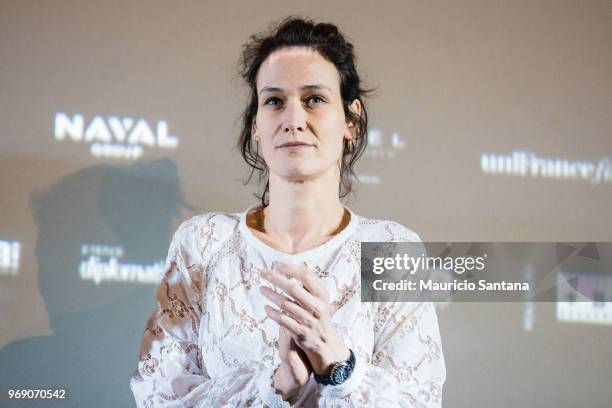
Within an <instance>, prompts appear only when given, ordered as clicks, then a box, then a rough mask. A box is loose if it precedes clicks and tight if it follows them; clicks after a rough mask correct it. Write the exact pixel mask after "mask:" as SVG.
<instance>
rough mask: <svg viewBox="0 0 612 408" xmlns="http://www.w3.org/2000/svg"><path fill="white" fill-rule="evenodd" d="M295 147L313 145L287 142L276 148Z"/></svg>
mask: <svg viewBox="0 0 612 408" xmlns="http://www.w3.org/2000/svg"><path fill="white" fill-rule="evenodd" d="M295 146H314V145H312V144H310V143H306V142H287V143H283V144H282V145H280V146H278V147H279V148H281V147H295Z"/></svg>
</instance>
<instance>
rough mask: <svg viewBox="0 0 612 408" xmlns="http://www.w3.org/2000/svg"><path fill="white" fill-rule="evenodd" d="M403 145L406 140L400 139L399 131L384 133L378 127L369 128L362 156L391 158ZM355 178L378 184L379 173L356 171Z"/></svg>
mask: <svg viewBox="0 0 612 408" xmlns="http://www.w3.org/2000/svg"><path fill="white" fill-rule="evenodd" d="M405 147H406V142H405V141H404V140H402V138H401V137H400V135H399V133H397V132H393V133H391V135H385V134H384V133H383V132H382V131H381V130H380V129H377V128H370V129H369V130H368V146H367V148H366V150H365V152H364V157H367V158H371V159H377V160H378V159H380V160H387V159H393V158H394V157H395V156H396V155H397V154H398V153H399V152H400V151H401V150H402V149H404V148H405ZM357 179H358V180H359V181H360V182H362V183H365V184H378V183H380V181H381V177H380V175H379V174H377V173H371V172H358V173H357Z"/></svg>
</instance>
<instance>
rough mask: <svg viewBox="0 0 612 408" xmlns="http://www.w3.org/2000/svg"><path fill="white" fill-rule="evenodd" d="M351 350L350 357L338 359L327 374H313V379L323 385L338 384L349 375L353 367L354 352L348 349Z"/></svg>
mask: <svg viewBox="0 0 612 408" xmlns="http://www.w3.org/2000/svg"><path fill="white" fill-rule="evenodd" d="M349 351H350V352H351V355H350V357H349V358H348V360H346V361H339V362H337V363H336V364H334V366H333V367H332V369H331V371H330V372H329V374H328V375H319V374H317V373H313V374H314V378H315V380H316V381H317V382H318V383H319V384H323V385H340V384H342V383H343V382H345V381H346V380H348V378H349V377H350V376H351V374H352V373H353V369H354V368H355V362H356V360H355V353H353V350H351V349H349Z"/></svg>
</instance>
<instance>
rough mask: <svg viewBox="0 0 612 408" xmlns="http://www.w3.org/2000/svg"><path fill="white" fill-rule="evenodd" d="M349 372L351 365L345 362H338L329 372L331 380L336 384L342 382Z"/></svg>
mask: <svg viewBox="0 0 612 408" xmlns="http://www.w3.org/2000/svg"><path fill="white" fill-rule="evenodd" d="M350 374H351V366H350V365H349V364H347V363H341V364H338V365H337V366H336V367H335V370H333V372H332V373H331V376H332V381H333V382H334V383H336V384H342V383H343V382H344V381H346V379H347V378H348V377H349V375H350Z"/></svg>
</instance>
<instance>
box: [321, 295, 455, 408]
mask: <svg viewBox="0 0 612 408" xmlns="http://www.w3.org/2000/svg"><path fill="white" fill-rule="evenodd" d="M374 329H375V333H376V336H375V337H376V342H375V345H374V351H373V354H372V359H371V361H367V357H366V356H363V355H361V356H358V359H357V364H356V366H355V371H354V372H353V374H352V375H351V377H350V378H349V379H348V380H347V381H346V382H345V383H344V384H341V385H339V386H335V387H334V386H321V385H318V394H319V395H320V397H319V399H318V406H319V407H332V406H333V407H338V406H357V407H428V408H430V407H440V406H441V405H442V386H443V384H444V381H445V378H446V366H445V363H444V358H443V355H442V345H441V341H440V333H439V329H438V321H437V316H436V312H435V308H434V306H433V303H431V302H421V303H416V304H415V303H401V302H394V303H383V304H381V307H380V308H379V309H378V312H377V314H376V320H375V322H374ZM360 357H361V358H360ZM383 390H384V391H383Z"/></svg>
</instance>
